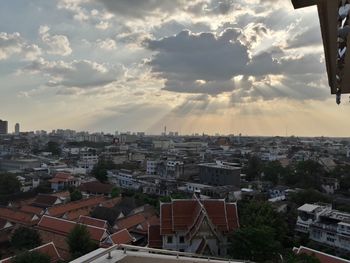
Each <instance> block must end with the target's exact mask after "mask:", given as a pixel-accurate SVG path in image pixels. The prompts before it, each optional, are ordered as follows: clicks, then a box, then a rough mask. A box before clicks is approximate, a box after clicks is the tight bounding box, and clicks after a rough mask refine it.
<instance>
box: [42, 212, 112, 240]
mask: <svg viewBox="0 0 350 263" xmlns="http://www.w3.org/2000/svg"><path fill="white" fill-rule="evenodd" d="M77 224H78V223H76V222H74V221H69V220H65V219H62V218H56V217H51V216H46V215H44V216H43V217H42V218H41V220H40V222H39V223H38V228H39V229H42V230H46V231H49V232H53V233H56V234H60V235H63V236H67V235H68V234H69V233H70V232H71V231H72V230H73V228H74V227H75V226H76V225H77ZM82 225H85V224H82ZM85 226H86V228H87V230H88V231H89V233H90V235H91V238H92V239H93V240H95V241H99V242H100V241H102V240H103V239H104V238H106V236H107V235H108V232H107V230H106V229H104V228H99V227H95V226H90V225H85Z"/></svg>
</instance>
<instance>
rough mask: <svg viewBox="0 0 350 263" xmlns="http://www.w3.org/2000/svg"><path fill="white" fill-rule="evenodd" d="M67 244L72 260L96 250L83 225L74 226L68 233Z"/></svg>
mask: <svg viewBox="0 0 350 263" xmlns="http://www.w3.org/2000/svg"><path fill="white" fill-rule="evenodd" d="M67 243H68V246H69V252H70V253H71V256H72V258H78V257H81V256H83V255H85V254H87V253H89V252H91V251H93V250H94V249H96V248H97V245H96V244H95V243H94V242H93V240H92V239H91V236H90V233H89V231H88V229H87V227H86V226H85V225H76V226H75V227H74V228H73V229H72V231H71V232H70V233H69V235H68V237H67Z"/></svg>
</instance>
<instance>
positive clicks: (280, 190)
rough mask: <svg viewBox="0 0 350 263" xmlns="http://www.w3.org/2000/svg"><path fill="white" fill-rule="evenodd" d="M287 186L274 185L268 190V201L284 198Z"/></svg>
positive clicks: (282, 199)
mask: <svg viewBox="0 0 350 263" xmlns="http://www.w3.org/2000/svg"><path fill="white" fill-rule="evenodd" d="M287 189H288V187H285V186H276V187H274V188H272V189H269V190H268V198H269V201H270V202H278V201H284V200H286V192H285V191H286V190H287Z"/></svg>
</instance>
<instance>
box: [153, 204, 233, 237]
mask: <svg viewBox="0 0 350 263" xmlns="http://www.w3.org/2000/svg"><path fill="white" fill-rule="evenodd" d="M160 210H161V211H160V217H161V218H160V232H161V235H171V234H173V233H175V232H178V231H188V233H190V232H193V231H195V230H194V228H195V226H196V225H198V224H200V223H201V222H202V221H203V220H204V219H205V218H207V220H208V222H209V225H210V226H211V228H213V231H216V230H219V231H220V232H232V231H233V230H235V229H237V228H238V227H239V222H238V215H237V208H236V204H235V203H226V202H225V200H217V199H215V200H214V199H213V200H199V199H185V200H172V202H171V203H162V204H161V209H160ZM191 235H193V233H192V234H191Z"/></svg>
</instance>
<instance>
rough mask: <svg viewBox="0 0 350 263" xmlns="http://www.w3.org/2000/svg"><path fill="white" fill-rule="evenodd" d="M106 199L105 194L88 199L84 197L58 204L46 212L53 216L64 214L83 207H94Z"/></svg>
mask: <svg viewBox="0 0 350 263" xmlns="http://www.w3.org/2000/svg"><path fill="white" fill-rule="evenodd" d="M103 201H105V198H104V197H103V196H96V197H91V198H88V199H83V200H79V201H75V202H70V203H67V204H63V205H57V206H53V207H50V208H48V210H47V212H46V214H48V215H51V216H63V215H64V214H65V213H67V212H72V211H76V210H79V209H82V208H86V207H89V208H94V207H96V206H98V205H99V204H100V203H102V202H103Z"/></svg>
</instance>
